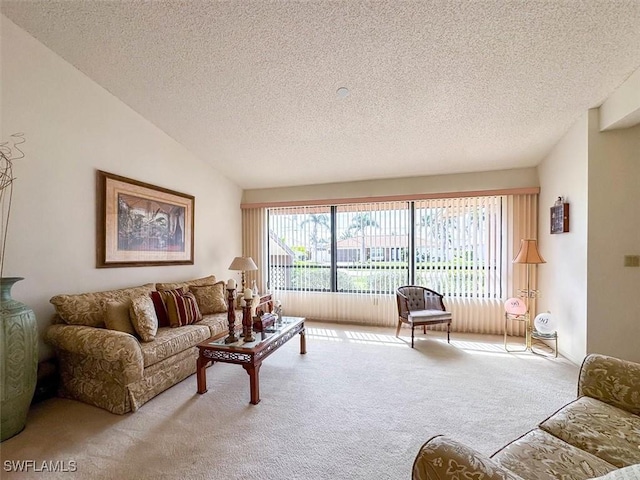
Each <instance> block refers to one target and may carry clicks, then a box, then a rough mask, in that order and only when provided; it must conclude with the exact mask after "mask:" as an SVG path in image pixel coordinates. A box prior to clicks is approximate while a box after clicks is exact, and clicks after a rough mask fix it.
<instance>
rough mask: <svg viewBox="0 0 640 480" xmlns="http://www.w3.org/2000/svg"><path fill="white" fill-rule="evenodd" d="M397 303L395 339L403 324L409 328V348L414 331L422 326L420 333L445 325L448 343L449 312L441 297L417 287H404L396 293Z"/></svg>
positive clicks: (450, 317)
mask: <svg viewBox="0 0 640 480" xmlns="http://www.w3.org/2000/svg"><path fill="white" fill-rule="evenodd" d="M396 301H397V303H398V327H397V328H396V337H398V336H400V327H401V326H402V324H403V323H407V324H409V325H410V326H411V348H413V343H414V341H413V340H414V329H415V327H419V326H422V333H425V334H426V333H427V327H428V326H431V325H437V324H441V323H446V324H447V343H450V331H451V320H452V316H451V312H447V310H446V308H445V306H444V302H443V301H442V295H441V294H440V293H438V292H436V291H434V290H430V289H428V288H425V287H421V286H419V285H405V286H403V287H399V288H398V290H397V291H396Z"/></svg>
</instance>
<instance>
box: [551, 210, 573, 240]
mask: <svg viewBox="0 0 640 480" xmlns="http://www.w3.org/2000/svg"><path fill="white" fill-rule="evenodd" d="M550 220H551V221H550V224H551V225H550V232H551V233H552V234H555V233H566V232H568V231H569V204H568V203H558V204H557V205H554V206H553V207H551V213H550Z"/></svg>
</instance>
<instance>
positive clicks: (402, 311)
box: [396, 292, 409, 320]
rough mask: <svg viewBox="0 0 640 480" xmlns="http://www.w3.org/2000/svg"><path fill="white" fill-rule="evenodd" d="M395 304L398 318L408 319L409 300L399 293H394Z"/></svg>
mask: <svg viewBox="0 0 640 480" xmlns="http://www.w3.org/2000/svg"><path fill="white" fill-rule="evenodd" d="M396 303H397V304H398V316H399V317H402V318H404V319H405V320H408V319H409V300H408V299H407V297H405V296H404V295H403V294H401V293H400V292H396Z"/></svg>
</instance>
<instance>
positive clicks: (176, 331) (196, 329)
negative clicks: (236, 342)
mask: <svg viewBox="0 0 640 480" xmlns="http://www.w3.org/2000/svg"><path fill="white" fill-rule="evenodd" d="M209 337H210V332H209V328H208V327H207V326H206V325H186V326H184V327H180V328H170V327H162V328H159V329H158V332H157V333H156V338H155V339H154V341H153V342H149V343H143V344H141V345H140V349H141V350H142V359H143V361H144V367H145V368H147V367H149V366H151V365H154V364H156V363H158V362H160V361H162V360H164V359H166V358H169V357H171V356H172V355H175V354H177V353H180V352H182V351H184V350H187V349H188V348H190V347H193V346H195V345H196V344H197V343H199V342H202V341H204V340H206V339H207V338H209ZM194 365H195V362H194Z"/></svg>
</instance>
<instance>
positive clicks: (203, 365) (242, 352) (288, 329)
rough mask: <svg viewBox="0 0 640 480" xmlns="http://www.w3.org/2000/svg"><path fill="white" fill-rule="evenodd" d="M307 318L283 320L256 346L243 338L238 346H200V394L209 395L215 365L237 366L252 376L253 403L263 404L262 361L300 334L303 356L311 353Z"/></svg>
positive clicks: (260, 335)
mask: <svg viewBox="0 0 640 480" xmlns="http://www.w3.org/2000/svg"><path fill="white" fill-rule="evenodd" d="M304 321H305V318H303V317H282V320H281V321H280V322H278V323H276V324H275V325H274V326H273V327H272V328H269V329H267V330H266V331H265V332H262V333H254V336H255V338H256V340H255V341H253V342H248V343H245V342H244V340H243V339H242V338H241V339H240V340H239V341H238V342H235V343H230V344H225V343H224V338H220V339H217V340H211V339H209V340H205V341H204V342H202V343H199V344H198V345H197V346H198V350H199V355H198V362H197V370H196V375H197V380H198V393H200V394H202V393H206V392H207V370H206V369H207V367H208V366H209V365H211V364H213V363H215V362H224V363H237V364H239V365H242V367H243V368H244V369H245V370H246V371H247V373H248V374H249V388H250V391H251V403H252V404H253V405H257V404H258V403H259V402H260V378H259V376H258V374H259V372H260V367H261V366H262V361H263V360H264V359H265V358H267V357H268V356H269V355H271V354H272V353H273V352H275V351H276V350H277V349H278V348H280V347H281V346H282V345H284V344H285V343H287V342H288V341H289V340H291V339H292V338H293V337H295V335H296V334H300V354H305V353H307V342H306V338H305V330H304Z"/></svg>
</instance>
